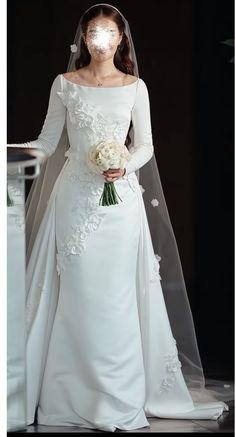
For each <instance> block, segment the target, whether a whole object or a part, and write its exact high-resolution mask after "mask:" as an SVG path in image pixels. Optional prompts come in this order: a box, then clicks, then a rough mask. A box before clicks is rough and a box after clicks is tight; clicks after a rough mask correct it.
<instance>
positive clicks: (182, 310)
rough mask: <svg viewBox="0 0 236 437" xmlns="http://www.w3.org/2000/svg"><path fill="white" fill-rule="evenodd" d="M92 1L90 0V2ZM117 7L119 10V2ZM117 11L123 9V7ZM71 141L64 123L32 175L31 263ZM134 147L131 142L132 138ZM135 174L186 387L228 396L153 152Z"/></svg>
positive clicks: (76, 49) (76, 45) (208, 395)
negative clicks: (189, 284) (191, 291)
mask: <svg viewBox="0 0 236 437" xmlns="http://www.w3.org/2000/svg"><path fill="white" fill-rule="evenodd" d="M94 6H109V7H112V8H114V7H113V6H112V5H107V4H104V3H100V4H99V5H94ZM94 6H92V8H93V7H94ZM90 9H91V8H89V9H88V10H87V11H85V13H84V15H85V14H86V13H87V12H88V11H89V10H90ZM114 9H116V10H117V8H114ZM118 12H119V13H120V11H118ZM84 15H83V16H84ZM120 15H121V17H122V19H123V21H124V24H125V33H126V36H127V37H128V40H129V45H130V58H131V60H132V61H133V63H134V66H135V70H134V72H135V75H136V76H138V63H137V60H136V55H135V49H134V44H133V40H132V36H131V32H130V28H129V24H128V22H127V20H126V19H125V17H124V16H123V15H122V14H121V13H120ZM82 19H83V17H81V19H80V21H79V24H78V28H77V31H76V35H75V38H74V42H73V45H72V46H71V55H70V59H69V62H68V67H67V71H73V70H74V69H75V60H76V58H77V57H78V56H79V54H80V42H81V37H82V27H81V22H82ZM131 138H132V132H131ZM69 146H70V145H69V139H68V134H67V129H66V124H65V125H64V128H63V131H62V135H61V137H60V140H59V143H58V146H57V149H56V151H55V153H54V154H53V155H51V156H50V157H49V158H48V159H47V161H46V162H45V163H44V164H43V165H42V168H41V173H40V176H39V177H38V178H37V179H35V180H34V182H33V184H32V186H31V189H30V192H29V195H28V197H27V200H26V246H27V256H26V257H27V263H28V261H29V258H30V255H31V251H32V247H33V245H34V241H35V237H36V235H37V232H38V229H39V226H40V223H41V220H42V217H43V215H44V212H45V209H46V206H47V202H48V199H49V197H50V194H51V192H52V189H53V186H54V184H55V181H56V179H57V177H58V175H59V173H60V171H61V169H62V167H63V165H64V163H65V160H66V158H65V152H66V150H67V149H68V148H69ZM130 147H133V144H132V142H131V146H130ZM136 175H137V178H138V180H139V184H140V188H141V190H142V193H143V201H144V205H145V210H146V215H147V220H148V225H149V228H150V233H151V238H152V244H153V248H154V252H155V254H156V256H157V259H159V260H160V276H161V285H162V290H163V296H164V300H165V304H166V308H167V313H168V317H169V320H170V325H171V329H172V332H173V336H174V338H175V340H176V343H177V348H178V353H179V359H180V361H181V364H182V372H183V376H184V378H185V381H186V384H187V386H188V389H189V390H190V392H191V395H192V397H193V400H207V399H209V400H212V399H213V400H215V399H219V397H220V398H221V399H223V400H230V399H232V387H231V388H230V390H227V389H226V388H225V387H224V384H223V381H217V380H211V381H210V380H209V381H205V377H204V372H203V367H202V363H201V358H200V355H199V350H198V344H197V339H196V333H195V328H194V322H193V318H192V312H191V308H190V304H189V300H188V294H187V291H186V286H185V281H184V277H183V271H182V266H181V261H180V257H179V252H178V247H177V243H176V239H175V235H174V232H173V229H172V225H171V221H170V217H169V214H168V209H167V205H166V201H165V196H164V193H163V189H162V184H161V179H160V175H159V171H158V165H157V161H156V157H155V154H154V155H153V157H152V158H151V159H150V160H149V161H148V162H147V163H146V164H145V165H144V166H143V167H141V168H140V169H139V170H138V171H137V172H136ZM206 382H208V384H210V386H209V388H208V390H206Z"/></svg>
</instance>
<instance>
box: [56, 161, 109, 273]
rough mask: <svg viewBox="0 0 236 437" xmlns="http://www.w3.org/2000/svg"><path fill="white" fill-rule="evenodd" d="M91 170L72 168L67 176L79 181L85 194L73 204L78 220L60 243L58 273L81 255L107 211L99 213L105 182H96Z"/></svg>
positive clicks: (73, 180) (74, 181)
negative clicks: (75, 257)
mask: <svg viewBox="0 0 236 437" xmlns="http://www.w3.org/2000/svg"><path fill="white" fill-rule="evenodd" d="M91 177H92V176H90V172H89V170H88V171H86V170H85V169H84V170H83V171H81V174H80V172H79V171H78V172H76V171H73V170H71V171H70V172H69V173H68V175H67V178H68V179H69V180H70V182H71V183H78V184H79V190H82V192H83V196H81V195H78V197H77V198H76V199H75V202H74V204H73V206H72V211H73V212H75V211H76V212H77V216H78V218H77V221H76V223H75V224H74V225H71V233H70V235H68V237H67V238H66V239H65V241H64V243H63V244H62V245H60V247H59V248H58V253H57V273H58V275H60V274H61V272H62V271H64V270H65V269H66V265H67V263H68V262H69V261H70V260H71V256H73V255H81V254H82V253H83V251H84V249H85V248H86V239H87V237H88V235H89V234H90V233H91V232H95V231H96V230H97V229H98V227H99V225H100V223H101V221H102V219H103V218H104V217H105V214H106V213H105V212H104V214H103V213H101V212H100V213H99V214H98V213H97V211H98V207H99V198H100V197H101V195H102V191H103V184H102V185H101V184H99V185H98V183H97V182H96V175H94V177H93V179H91Z"/></svg>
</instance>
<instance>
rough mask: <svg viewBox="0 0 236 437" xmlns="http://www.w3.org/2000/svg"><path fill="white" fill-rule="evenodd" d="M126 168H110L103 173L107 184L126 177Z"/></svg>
mask: <svg viewBox="0 0 236 437" xmlns="http://www.w3.org/2000/svg"><path fill="white" fill-rule="evenodd" d="M124 172H125V170H124V168H109V169H108V170H106V171H104V172H103V175H104V179H105V180H106V181H107V182H114V181H116V180H117V179H119V178H120V177H122V176H123V175H124Z"/></svg>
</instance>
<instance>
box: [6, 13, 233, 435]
mask: <svg viewBox="0 0 236 437" xmlns="http://www.w3.org/2000/svg"><path fill="white" fill-rule="evenodd" d="M72 51H73V52H74V54H73V55H72V58H71V59H70V64H69V70H70V71H68V72H67V73H64V74H59V75H58V76H57V77H56V78H55V80H54V82H53V84H52V88H51V93H50V100H49V106H48V113H47V116H46V119H45V122H44V125H43V128H42V131H41V133H40V135H39V137H38V139H37V140H35V141H32V142H30V143H26V144H21V145H20V146H22V147H39V148H42V149H44V150H45V151H46V153H47V154H48V157H50V158H49V160H50V159H52V158H53V159H54V161H53V163H54V164H55V163H57V164H58V162H60V165H57V169H56V166H55V165H54V166H51V169H52V171H53V173H54V180H53V184H52V183H51V187H52V188H53V189H52V191H51V190H50V186H49V184H47V183H45V181H47V180H48V179H49V175H48V174H47V170H45V172H43V174H42V178H41V179H39V181H40V183H41V185H43V186H44V188H45V186H46V191H47V202H46V201H45V198H44V205H41V208H39V209H40V213H39V217H40V214H42V211H44V210H45V211H44V214H43V216H42V220H36V224H35V222H34V224H33V225H32V226H31V228H32V232H31V238H30V240H29V251H28V258H29V261H28V267H27V291H28V297H27V316H28V318H27V322H28V342H27V391H28V393H27V395H28V396H27V416H28V417H27V421H28V423H29V424H30V423H32V422H33V420H34V415H35V412H37V421H38V423H39V424H45V425H68V426H72V425H73V426H75V425H77V426H81V427H84V428H95V429H100V430H105V431H115V430H116V428H118V429H121V430H131V429H137V428H142V427H146V426H149V423H148V420H147V417H151V416H156V417H160V418H161V417H163V418H164V417H165V418H184V419H207V418H208V419H217V418H218V417H219V416H220V415H221V414H222V412H223V411H224V410H227V409H228V406H227V405H226V404H225V403H224V402H205V403H203V402H201V403H199V402H194V401H193V397H192V396H193V395H194V393H195V394H196V395H200V396H203V395H204V396H205V399H207V397H206V393H205V391H204V386H203V385H204V377H203V374H202V367H201V362H200V358H199V355H198V349H197V345H196V340H195V334H194V327H193V324H192V319H191V311H190V309H189V306H188V299H187V297H186V295H185V294H184V293H185V290H184V285H183V280H182V276H181V268H180V266H179V264H178V259H177V249H176V247H175V240H174V238H173V237H171V238H170V235H171V233H169V234H167V232H166V230H165V227H167V228H168V229H169V230H170V229H171V227H170V225H169V222H168V213H167V211H166V210H165V203H164V200H163V201H162V203H163V205H162V209H161V213H160V212H159V214H160V216H159V219H160V220H159V222H161V224H159V226H160V229H162V232H160V233H159V234H158V232H157V233H156V234H157V235H156V236H155V238H157V239H158V240H159V241H165V243H166V246H167V245H168V249H169V252H168V250H166V248H165V250H166V254H168V253H169V254H170V255H169V257H168V256H167V255H166V257H165V258H166V259H167V261H168V260H169V261H170V260H171V263H169V265H167V264H168V262H167V261H165V262H166V269H165V268H164V269H163V276H164V280H163V278H161V277H160V275H159V267H160V266H159V261H160V257H159V255H158V253H157V252H156V250H155V252H156V253H154V247H153V244H152V243H153V241H154V240H152V237H151V234H150V231H149V226H148V222H147V217H146V211H145V208H144V201H143V198H142V192H143V191H144V188H143V187H142V186H141V187H140V185H139V181H140V179H139V180H138V178H137V175H136V172H139V170H140V171H141V169H142V170H143V169H144V168H145V166H146V164H148V163H149V162H150V161H152V160H153V158H154V154H153V150H154V149H153V144H152V133H151V123H150V109H149V97H148V91H147V87H146V85H145V83H144V81H143V80H142V79H141V78H139V77H138V69H137V63H136V58H135V51H134V48H133V45H132V38H131V35H130V32H129V27H128V23H127V21H126V20H125V18H124V17H123V15H122V14H121V13H120V12H119V11H118V10H117V9H116V8H114V7H113V6H110V5H106V4H99V5H95V6H93V7H91V8H89V9H88V10H87V11H86V12H85V13H84V15H83V16H82V18H81V21H80V23H79V27H78V31H77V34H76V38H75V44H74V45H73V46H72ZM77 51H79V53H78V55H77V56H75V54H77ZM75 57H76V61H75V68H74V65H73V62H74V60H75ZM131 58H132V59H131ZM65 122H66V128H67V131H65V130H64V129H65V127H64V125H65ZM63 135H64V136H63ZM67 136H68V140H69V145H70V147H69V148H68V149H67V151H66V153H65V155H66V157H67V160H66V162H65V163H63V159H62V158H61V155H60V158H58V157H57V153H59V152H58V151H59V149H60V151H61V150H62V151H64V149H63V147H61V146H62V144H63V145H64V146H65V145H67V142H66V139H67ZM101 141H103V142H106V143H110V142H112V143H118V144H126V146H127V147H128V148H129V152H130V154H131V159H130V160H128V161H127V163H126V165H125V168H116V169H114V168H113V169H111V168H109V169H108V170H107V171H104V172H103V173H101V174H96V173H94V172H93V171H92V169H91V168H90V166H89V165H88V151H89V149H90V147H91V146H94V145H97V144H99V143H100V142H101ZM130 144H131V146H130ZM13 146H15V145H13ZM17 146H19V145H17ZM58 156H59V155H58ZM62 165H63V166H62ZM61 167H62V168H61ZM155 171H156V172H155V178H156V177H158V171H157V169H155ZM48 173H49V172H48ZM57 173H58V177H57V178H56V177H55V176H56V175H57ZM50 176H51V174H50ZM47 178H48V179H47ZM42 179H43V182H44V183H43V184H42ZM55 179H56V180H55ZM144 180H146V181H148V180H149V179H148V177H147V176H144ZM141 181H142V179H141ZM54 182H55V183H54ZM104 182H114V183H115V187H116V191H117V193H118V194H119V196H120V199H121V201H120V202H119V203H118V204H112V205H109V206H103V205H101V204H99V200H100V198H101V195H102V192H103V188H104ZM155 186H156V185H155ZM159 186H160V192H159V199H163V194H162V191H161V185H160V183H159ZM140 188H141V189H140ZM145 188H146V191H151V189H152V188H153V187H152V186H151V185H149V186H148V185H146V187H145ZM50 191H51V194H50ZM42 192H43V191H42ZM34 194H37V200H35V201H34V195H33V194H32V191H31V193H30V196H29V201H30V202H31V203H32V204H33V203H34V204H35V203H37V202H38V199H39V198H40V199H41V198H42V197H43V196H40V195H39V194H38V192H37V186H36V187H34ZM49 194H50V197H49ZM44 197H45V196H44ZM40 201H41V200H40ZM42 202H43V201H42ZM42 202H41V203H42ZM46 203H47V206H46ZM157 204H158V201H157V199H152V208H153V209H154V208H155V207H156V206H157ZM155 209H156V208H155ZM32 211H34V213H31V218H32V215H34V216H35V214H36V215H37V214H38V210H36V209H34V208H32ZM35 211H36V213H35ZM159 211H160V210H159ZM148 214H149V212H148ZM149 215H150V214H149ZM31 218H30V220H31ZM37 222H40V225H38V223H37ZM163 223H164V225H163ZM161 226H163V227H161ZM155 229H157V227H155ZM166 235H169V240H167V239H166ZM162 239H163V240H162ZM165 250H164V253H165ZM176 260H177V261H176ZM175 269H176V273H173V272H174V270H175ZM161 279H162V281H163V282H164V284H165V286H166V292H168V291H170V292H171V302H172V310H171V305H170V304H169V305H167V306H168V315H167V310H166V303H168V296H166V297H165V298H166V299H167V300H166V302H165V301H164V297H163V293H162V288H161V283H160V280H161ZM175 287H177V288H178V293H173V291H176V290H175ZM180 290H182V294H181V291H180ZM167 294H168V293H167ZM174 294H175V295H176V294H177V296H174ZM175 299H177V300H178V302H180V304H179V307H178V308H179V309H177V305H176V306H175V308H174V309H173V306H174V302H175ZM181 302H184V305H181ZM169 309H170V311H169ZM171 311H172V314H174V317H173V318H172V317H171V316H170V314H171ZM168 316H169V317H170V318H171V319H172V322H171V324H170V321H169V317H168ZM185 326H186V327H188V329H183V327H185ZM177 337H178V340H177V344H180V345H181V346H180V348H179V354H180V349H181V357H182V359H181V361H180V360H179V357H178V350H177V347H176V338H177ZM181 342H182V343H181ZM186 345H187V347H186ZM189 357H190V359H189ZM191 360H192V361H191ZM182 369H183V372H182ZM187 382H188V386H187ZM191 382H192V383H193V384H192V385H191ZM194 383H195V385H196V387H197V389H196V391H195V392H194ZM201 384H202V385H201ZM196 387H195V388H196ZM190 389H191V393H190ZM202 399H203V398H202ZM202 399H201V400H202ZM209 399H210V397H209V396H208V400H209ZM195 400H197V396H196V397H195ZM211 401H212V398H211Z"/></svg>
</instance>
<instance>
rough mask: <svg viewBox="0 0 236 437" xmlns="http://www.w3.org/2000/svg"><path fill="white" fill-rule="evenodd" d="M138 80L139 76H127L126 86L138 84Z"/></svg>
mask: <svg viewBox="0 0 236 437" xmlns="http://www.w3.org/2000/svg"><path fill="white" fill-rule="evenodd" d="M138 79H139V78H138V77H137V76H134V75H132V74H126V76H125V80H124V83H125V85H131V84H132V83H134V82H137V81H138Z"/></svg>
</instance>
